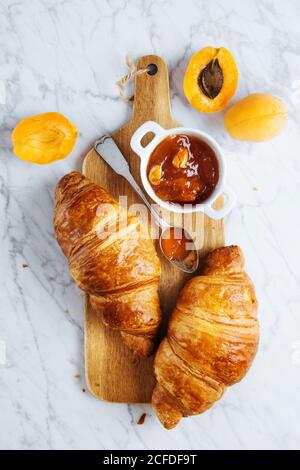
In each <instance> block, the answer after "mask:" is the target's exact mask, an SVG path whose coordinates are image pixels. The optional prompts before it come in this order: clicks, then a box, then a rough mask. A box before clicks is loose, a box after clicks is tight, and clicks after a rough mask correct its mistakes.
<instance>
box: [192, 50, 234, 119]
mask: <svg viewBox="0 0 300 470" xmlns="http://www.w3.org/2000/svg"><path fill="white" fill-rule="evenodd" d="M237 83H238V69H237V66H236V63H235V60H234V58H233V57H232V55H231V53H230V52H229V50H228V49H226V48H225V47H219V48H215V47H211V46H209V47H205V48H204V49H201V50H200V51H198V52H197V53H196V54H194V55H193V57H192V58H191V60H190V62H189V65H188V67H187V69H186V72H185V76H184V81H183V90H184V94H185V96H186V98H187V99H188V101H189V102H190V103H191V105H192V106H194V108H196V109H198V111H202V112H205V113H212V112H215V111H221V110H222V109H224V108H225V106H226V104H227V103H228V101H229V100H230V99H231V98H232V97H233V95H234V93H235V90H236V87H237Z"/></svg>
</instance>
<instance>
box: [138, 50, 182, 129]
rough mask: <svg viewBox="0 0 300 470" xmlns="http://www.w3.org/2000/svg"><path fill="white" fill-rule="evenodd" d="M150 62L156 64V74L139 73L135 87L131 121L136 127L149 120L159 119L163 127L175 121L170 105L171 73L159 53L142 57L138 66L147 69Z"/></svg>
mask: <svg viewBox="0 0 300 470" xmlns="http://www.w3.org/2000/svg"><path fill="white" fill-rule="evenodd" d="M150 64H153V65H156V67H157V72H156V73H155V74H154V75H151V74H149V73H148V72H145V73H143V74H140V75H137V76H136V79H135V88H134V102H133V112H132V119H131V123H133V122H134V124H135V127H137V126H139V125H140V124H141V123H142V122H144V121H145V116H147V118H148V120H152V121H157V122H159V123H160V124H161V125H162V126H163V127H170V122H172V121H173V116H172V113H171V105H170V92H169V73H168V66H167V64H166V62H165V61H164V60H163V59H162V58H161V57H159V56H157V55H146V56H144V57H141V58H140V59H139V61H138V63H137V68H138V70H139V69H145V68H147V67H148V66H149V65H150Z"/></svg>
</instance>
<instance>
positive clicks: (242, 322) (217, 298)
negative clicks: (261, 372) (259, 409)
mask: <svg viewBox="0 0 300 470" xmlns="http://www.w3.org/2000/svg"><path fill="white" fill-rule="evenodd" d="M256 312H257V301H256V298H255V292H254V287H253V284H252V282H251V280H250V278H249V277H248V275H247V274H246V273H245V271H244V257H243V254H242V251H241V249H240V248H239V247H237V246H229V247H224V248H219V249H216V250H214V251H213V252H212V253H211V254H209V255H208V257H207V259H206V265H205V269H204V271H203V275H202V276H198V277H195V278H193V279H192V280H190V281H189V282H188V283H187V285H186V286H185V287H184V288H183V290H182V291H181V294H180V296H179V299H178V302H177V305H176V307H175V309H174V311H173V313H172V315H171V318H170V321H169V325H168V332H167V336H166V337H165V338H164V339H163V340H162V342H161V344H160V346H159V348H158V351H157V353H156V356H155V363H154V368H155V376H156V379H157V384H156V386H155V389H154V391H153V395H152V405H153V407H154V410H155V412H156V414H157V416H158V418H159V420H160V421H161V423H162V424H163V426H164V427H165V428H167V429H171V428H173V427H175V426H176V425H177V424H178V422H179V421H180V419H181V418H182V417H187V416H191V415H195V414H199V413H202V412H204V411H206V410H207V409H208V408H210V407H211V406H212V405H213V404H214V403H215V402H216V401H217V400H219V398H221V396H222V394H223V392H224V390H225V389H226V387H228V386H229V385H232V384H234V383H236V382H239V381H240V380H241V379H242V378H243V377H244V375H245V374H246V372H247V371H248V369H249V367H250V365H251V363H252V361H253V359H254V356H255V354H256V350H257V346H258V338H259V326H258V321H257V318H256Z"/></svg>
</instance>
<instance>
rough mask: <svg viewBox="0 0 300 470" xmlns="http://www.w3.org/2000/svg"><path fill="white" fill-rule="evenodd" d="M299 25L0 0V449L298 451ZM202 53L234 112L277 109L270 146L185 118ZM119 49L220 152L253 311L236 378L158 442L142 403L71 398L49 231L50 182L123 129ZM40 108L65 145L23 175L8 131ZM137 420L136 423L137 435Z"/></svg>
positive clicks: (79, 383) (117, 2) (294, 6)
mask: <svg viewBox="0 0 300 470" xmlns="http://www.w3.org/2000/svg"><path fill="white" fill-rule="evenodd" d="M299 22H300V3H299V1H298V0H273V1H271V0H256V1H255V0H243V1H238V0H222V1H221V0H219V1H216V0H210V1H208V0H205V1H203V0H202V1H199V0H194V1H192V0H185V1H181V0H164V1H159V0H152V1H147V0H144V1H141V0H132V1H128V0H106V1H105V0H40V1H38V0H0V80H1V82H0V83H1V89H0V92H1V104H0V126H1V127H0V149H1V154H0V236H1V262H0V273H1V278H0V282H1V285H0V362H1V363H2V364H0V448H1V449H286V448H298V449H299V448H300V401H299V396H300V289H299V287H300V270H299V266H300V249H299V244H300V222H299V203H300V158H299V149H300V136H299V124H300V119H299V105H300V59H299V50H300V30H299ZM209 44H212V45H216V46H220V45H224V46H227V47H228V48H229V49H230V50H231V51H232V53H233V55H234V57H235V58H236V61H237V63H238V67H239V71H240V81H239V87H238V91H237V93H236V97H235V99H237V98H240V97H243V96H245V95H246V94H248V93H250V92H258V91H260V92H271V93H274V94H276V95H278V96H280V97H282V98H283V99H284V100H285V102H286V104H287V106H288V110H289V123H288V126H287V128H286V130H285V131H284V133H283V134H282V135H281V136H279V137H278V138H276V139H275V140H273V141H271V142H269V143H263V144H247V143H239V142H235V141H233V140H232V139H231V138H230V137H229V136H228V135H227V134H226V133H225V131H224V128H223V125H222V117H223V114H222V113H218V114H216V115H210V116H208V115H202V114H200V113H198V112H196V111H195V110H193V109H192V108H191V107H190V106H189V105H188V103H187V101H186V100H185V99H184V97H183V93H182V74H183V71H184V69H185V66H186V61H187V59H188V58H189V57H190V55H191V54H192V53H193V52H195V51H196V50H197V49H199V48H201V47H203V46H206V45H209ZM128 52H130V53H131V54H132V55H133V57H134V58H138V57H139V56H141V55H143V54H148V53H157V54H160V55H162V56H163V57H164V58H165V59H166V60H167V61H168V63H169V67H170V73H171V88H172V106H173V112H174V115H175V117H176V118H177V119H178V120H179V121H180V122H182V123H184V124H185V125H188V126H195V127H198V128H200V129H204V130H206V131H208V132H211V133H212V134H213V135H214V136H215V137H216V138H217V140H218V141H219V143H220V144H221V145H222V146H223V147H224V149H225V151H226V153H227V156H228V160H229V166H230V175H229V178H230V182H231V184H232V186H233V187H234V188H235V190H236V192H237V195H238V201H239V202H238V205H237V206H236V208H235V209H234V210H233V212H232V213H231V214H230V216H229V217H228V219H227V226H226V228H227V242H228V243H238V244H240V245H241V247H242V248H243V250H244V252H245V254H246V259H247V269H248V271H249V273H250V274H251V276H252V277H253V279H254V281H255V284H256V288H257V295H258V297H259V300H260V312H259V315H260V321H261V343H260V349H259V353H258V356H257V358H256V360H255V363H254V365H253V367H252V369H251V371H250V373H249V374H248V375H247V377H246V378H245V380H244V381H243V382H242V383H241V384H239V385H236V386H234V387H232V388H231V389H230V390H228V391H227V393H226V395H225V396H224V398H223V399H222V400H221V401H220V402H219V403H217V404H216V405H215V406H214V407H213V408H212V409H211V410H210V411H209V412H207V413H205V414H204V415H202V416H198V417H195V418H190V419H188V420H183V421H182V423H181V424H180V426H178V428H176V429H175V430H173V431H169V432H167V431H165V430H163V429H162V427H161V426H160V425H159V423H158V422H157V420H156V418H155V416H154V415H153V413H152V411H151V409H150V407H148V406H142V405H141V406H127V405H113V404H108V403H103V402H101V401H97V400H96V399H95V398H93V397H92V396H91V395H90V394H89V393H88V392H87V391H86V393H84V392H83V391H82V389H83V388H86V385H85V383H84V369H83V329H82V299H81V294H80V292H79V290H78V289H77V288H76V287H75V285H74V283H73V282H72V281H71V279H70V276H69V274H68V271H67V269H66V262H65V259H64V257H63V256H62V254H61V252H60V250H59V248H58V246H57V244H56V242H55V240H54V236H53V229H52V216H53V192H54V187H55V185H56V183H57V181H58V179H59V177H60V176H62V175H63V174H64V173H66V172H68V171H70V170H72V169H79V168H80V166H81V162H82V158H83V155H84V154H85V152H86V151H87V150H88V149H89V147H90V146H91V144H92V142H93V141H94V140H95V138H96V137H97V136H99V134H101V133H103V132H104V131H109V132H110V131H113V130H114V129H116V128H118V127H119V126H120V125H122V124H123V123H125V122H126V121H127V120H128V119H129V116H130V107H129V106H128V105H126V104H124V103H122V102H121V101H120V100H119V98H118V91H117V88H116V86H115V82H116V80H117V79H118V78H119V77H120V76H122V75H123V74H124V73H125V72H126V68H125V66H124V59H125V55H126V53H128ZM4 88H5V92H6V97H5V96H4ZM4 98H6V99H4ZM4 101H6V102H5V103H4ZM45 111H59V112H61V113H63V114H65V115H66V116H68V117H69V118H70V119H72V120H73V121H74V123H76V124H77V126H78V128H79V130H80V136H79V139H78V142H77V145H76V147H75V149H74V151H73V153H72V155H71V156H69V157H68V158H67V159H66V160H65V161H63V162H58V163H55V164H52V165H48V166H35V165H32V164H29V163H25V162H23V161H21V160H19V159H17V158H16V157H14V155H13V154H12V150H11V142H10V134H11V130H12V128H13V127H14V126H15V124H16V123H17V122H18V121H19V120H20V119H22V118H24V117H26V116H28V115H32V114H35V113H40V112H45ZM254 188H257V190H255V189H254ZM22 263H28V265H29V268H22ZM4 345H6V362H5V361H4V357H3V356H4V351H3V349H4ZM4 362H5V364H4ZM78 373H80V374H81V378H80V379H78V378H77V379H76V378H75V377H74V376H75V375H76V374H78ZM143 411H146V412H147V413H149V414H150V415H149V414H148V416H147V419H146V422H145V424H144V425H143V426H138V425H137V424H136V421H137V419H138V418H139V416H140V415H141V413H142V412H143Z"/></svg>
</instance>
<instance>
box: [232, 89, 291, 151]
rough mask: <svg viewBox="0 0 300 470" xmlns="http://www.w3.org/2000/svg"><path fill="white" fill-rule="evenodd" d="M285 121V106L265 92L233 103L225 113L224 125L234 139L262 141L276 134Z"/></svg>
mask: <svg viewBox="0 0 300 470" xmlns="http://www.w3.org/2000/svg"><path fill="white" fill-rule="evenodd" d="M286 122H287V110H286V106H285V104H284V103H283V101H281V100H280V99H279V98H277V97H276V96H273V95H270V94H267V93H253V94H251V95H249V96H246V97H245V98H243V99H242V100H240V101H238V102H237V103H235V104H234V105H233V106H232V107H231V108H230V109H229V110H228V111H227V112H226V114H225V117H224V125H225V128H226V130H227V131H228V133H229V134H230V135H231V137H233V138H234V139H236V140H248V141H250V142H263V141H265V140H270V139H273V137H275V136H276V135H278V134H279V133H280V132H281V131H282V129H283V128H284V126H285V125H286Z"/></svg>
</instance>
